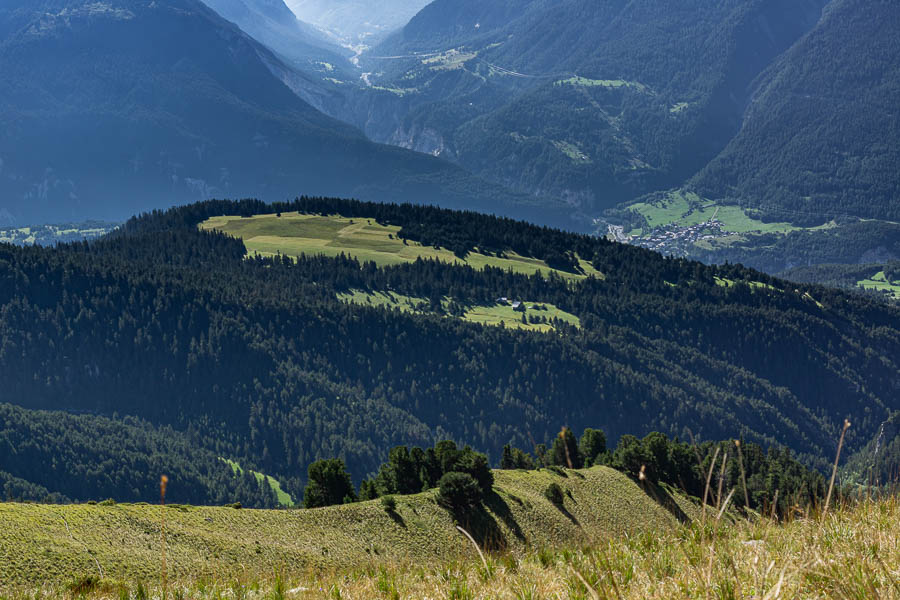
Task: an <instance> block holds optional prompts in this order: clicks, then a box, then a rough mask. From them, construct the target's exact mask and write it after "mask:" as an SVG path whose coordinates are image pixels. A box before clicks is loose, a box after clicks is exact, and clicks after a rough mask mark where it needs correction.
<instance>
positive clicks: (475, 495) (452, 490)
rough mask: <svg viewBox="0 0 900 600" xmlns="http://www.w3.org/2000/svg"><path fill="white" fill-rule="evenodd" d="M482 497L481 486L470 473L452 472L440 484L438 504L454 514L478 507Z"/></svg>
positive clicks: (442, 478)
mask: <svg viewBox="0 0 900 600" xmlns="http://www.w3.org/2000/svg"><path fill="white" fill-rule="evenodd" d="M482 497H483V491H482V488H481V486H480V485H478V482H477V481H475V478H474V477H472V476H471V475H469V474H468V473H460V472H458V471H452V472H450V473H447V474H445V475H444V476H443V477H441V480H440V481H439V482H438V493H437V502H438V504H440V505H441V506H443V507H444V508H447V509H449V510H450V511H452V512H454V513H457V512H464V511H466V510H468V509H470V508H473V507H475V506H477V505H478V504H479V503H480V502H481V499H482Z"/></svg>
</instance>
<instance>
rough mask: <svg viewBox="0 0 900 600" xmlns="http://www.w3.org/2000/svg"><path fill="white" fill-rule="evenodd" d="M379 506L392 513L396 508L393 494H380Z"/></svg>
mask: <svg viewBox="0 0 900 600" xmlns="http://www.w3.org/2000/svg"><path fill="white" fill-rule="evenodd" d="M381 507H382V508H383V509H384V510H386V511H387V512H389V513H392V512H394V511H395V510H397V501H396V500H395V499H394V497H393V496H382V497H381Z"/></svg>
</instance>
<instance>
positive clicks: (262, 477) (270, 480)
mask: <svg viewBox="0 0 900 600" xmlns="http://www.w3.org/2000/svg"><path fill="white" fill-rule="evenodd" d="M219 460H221V461H222V462H224V463H225V464H227V465H228V466H229V467H231V470H232V472H233V473H234V474H235V475H243V474H244V469H243V467H241V465H240V464H239V463H237V462H235V461H233V460H230V459H227V458H222V457H219ZM249 473H250V474H251V475H253V476H254V477H256V481H257V482H258V483H262V482H263V481H265V482H266V483H267V484H269V487H270V488H272V491H273V492H275V497H276V498H277V499H278V505H279V506H283V507H285V508H291V507H292V506H296V503H295V502H294V499H293V498H292V497H291V495H290V494H288V493H287V492H285V491H284V490H283V489H281V482H279V481H278V480H277V479H275V478H274V477H272V476H271V475H266V474H264V473H259V472H257V471H249Z"/></svg>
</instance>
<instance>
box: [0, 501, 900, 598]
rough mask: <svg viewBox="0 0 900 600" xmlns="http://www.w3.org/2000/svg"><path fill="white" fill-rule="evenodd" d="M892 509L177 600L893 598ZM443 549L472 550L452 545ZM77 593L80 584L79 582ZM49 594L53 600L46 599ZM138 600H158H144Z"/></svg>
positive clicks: (129, 590) (724, 525) (376, 564)
mask: <svg viewBox="0 0 900 600" xmlns="http://www.w3.org/2000/svg"><path fill="white" fill-rule="evenodd" d="M898 520H900V502H898V500H897V499H896V498H888V499H882V500H864V501H862V502H860V503H859V504H857V505H854V506H837V507H835V508H834V509H833V510H832V511H830V512H829V513H828V514H827V515H824V517H823V516H822V515H819V514H811V515H804V516H803V517H802V518H797V519H795V520H793V521H790V522H787V523H778V522H775V521H772V520H768V519H765V518H753V519H751V520H734V521H732V520H726V519H722V520H721V521H720V522H718V523H715V522H712V521H711V522H708V523H707V525H705V526H704V525H702V524H701V523H700V521H699V519H698V520H695V521H694V522H693V523H692V524H687V525H684V526H681V527H676V528H666V529H659V530H655V529H646V530H644V531H641V532H636V533H631V534H622V535H619V536H613V537H598V538H596V539H594V540H592V541H588V542H584V541H583V540H582V541H583V543H578V542H576V541H575V540H573V541H572V542H571V543H569V544H560V545H557V546H553V547H551V546H532V547H523V548H518V549H513V550H510V551H507V552H503V553H493V554H488V556H487V557H486V558H485V562H484V563H483V562H482V560H481V559H480V558H479V557H478V556H477V555H475V553H474V552H471V553H469V554H468V555H465V556H462V555H461V556H458V557H456V558H450V559H445V560H438V561H434V562H428V563H423V562H421V561H417V560H411V559H406V560H403V559H397V558H394V559H384V560H374V561H370V562H368V563H366V564H360V565H357V566H356V567H350V568H343V569H306V570H295V571H289V570H280V571H272V572H270V573H268V574H259V575H254V576H248V575H246V574H244V573H242V572H241V571H239V570H235V571H233V572H230V573H223V574H220V575H219V576H218V577H214V578H199V577H198V578H195V579H190V578H185V579H182V580H180V581H179V583H177V584H175V585H174V586H173V590H174V591H173V593H172V597H180V598H204V599H206V598H210V599H212V598H215V599H224V598H472V599H475V598H496V599H523V598H545V599H550V598H575V599H592V598H610V599H618V598H621V599H631V598H649V599H664V598H665V599H668V598H760V599H762V598H769V599H775V598H885V599H889V598H900V544H898V537H900V536H898V534H897V527H896V524H897V522H898ZM452 543H454V544H457V545H459V546H467V545H469V546H470V545H471V543H470V542H469V541H468V540H466V539H465V538H463V536H462V535H459V536H458V537H457V538H456V539H455V540H453V541H452ZM78 583H79V582H77V581H76V582H74V584H73V583H72V582H70V583H69V584H68V587H66V586H56V587H54V586H52V585H44V586H32V587H29V588H16V589H12V588H7V589H6V590H5V592H0V595H2V594H3V593H5V594H6V596H4V597H7V598H10V599H11V600H12V599H15V600H18V599H19V598H50V597H59V596H74V594H72V593H71V591H70V590H75V589H78V590H79V592H82V593H83V595H84V597H86V598H138V597H142V596H141V593H140V591H139V589H138V583H136V582H133V583H130V584H127V585H126V584H121V585H120V584H115V583H109V582H106V581H104V582H100V583H96V582H93V583H92V582H88V583H87V584H86V585H82V587H81V588H78V587H77V585H78ZM81 583H84V582H81ZM54 594H56V595H54ZM143 597H159V590H157V589H155V588H152V587H151V588H150V589H149V590H144V596H143Z"/></svg>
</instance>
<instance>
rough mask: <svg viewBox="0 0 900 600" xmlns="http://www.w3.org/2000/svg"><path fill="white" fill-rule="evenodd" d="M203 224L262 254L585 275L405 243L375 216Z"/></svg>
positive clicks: (292, 216) (587, 268) (285, 216)
mask: <svg viewBox="0 0 900 600" xmlns="http://www.w3.org/2000/svg"><path fill="white" fill-rule="evenodd" d="M200 227H201V228H203V229H218V230H220V231H223V232H225V233H228V234H230V235H233V236H235V237H239V238H241V239H242V240H243V241H244V245H245V246H247V250H248V252H251V253H255V254H260V255H263V256H273V255H275V254H279V253H280V254H283V255H287V256H295V257H296V256H300V255H301V254H307V255H315V254H324V255H326V256H339V255H340V254H344V255H349V256H353V257H355V258H357V259H358V260H360V261H373V262H375V263H376V264H377V265H378V266H390V265H397V264H402V263H408V262H414V261H415V260H416V259H418V258H422V259H435V260H440V261H443V262H447V263H454V264H467V265H469V266H471V267H473V268H476V269H483V268H484V267H485V266H488V265H490V266H492V267H497V268H500V269H504V270H512V271H513V272H515V273H523V274H526V275H533V274H534V273H536V272H538V271H541V272H542V273H544V274H545V275H547V274H549V273H550V272H551V271H552V272H554V273H556V274H558V275H560V276H561V277H564V278H566V279H580V278H582V277H583V276H582V275H576V274H573V273H566V272H563V271H558V270H555V269H551V268H550V267H548V266H547V264H546V263H545V262H544V261H541V260H538V259H534V258H529V257H525V256H519V255H518V254H516V253H514V252H506V253H505V254H506V257H505V258H499V257H497V256H487V255H484V254H481V253H478V252H472V253H469V255H468V256H467V257H466V259H465V260H461V259H460V258H459V257H457V256H456V255H454V254H453V252H451V251H450V250H447V249H445V248H442V249H438V248H434V247H431V246H423V245H422V244H419V243H418V242H409V241H408V242H406V243H404V241H403V240H402V239H400V238H399V237H398V235H397V234H398V232H399V231H400V228H399V227H396V226H388V225H379V224H378V223H377V222H375V220H374V219H365V218H356V219H350V218H346V217H339V216H319V215H305V214H299V213H282V215H281V217H278V216H277V215H275V214H268V215H257V216H253V217H249V218H242V217H239V216H221V217H212V218H210V219H208V220H206V221H204V222H203V223H201V224H200ZM580 266H581V268H582V270H583V271H584V273H585V274H586V275H594V276H596V277H602V275H601V274H600V273H599V272H598V271H596V270H595V269H594V268H593V267H592V266H591V265H590V263H588V262H587V261H585V260H581V261H580Z"/></svg>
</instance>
